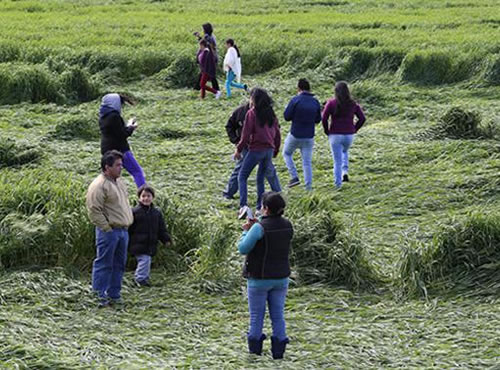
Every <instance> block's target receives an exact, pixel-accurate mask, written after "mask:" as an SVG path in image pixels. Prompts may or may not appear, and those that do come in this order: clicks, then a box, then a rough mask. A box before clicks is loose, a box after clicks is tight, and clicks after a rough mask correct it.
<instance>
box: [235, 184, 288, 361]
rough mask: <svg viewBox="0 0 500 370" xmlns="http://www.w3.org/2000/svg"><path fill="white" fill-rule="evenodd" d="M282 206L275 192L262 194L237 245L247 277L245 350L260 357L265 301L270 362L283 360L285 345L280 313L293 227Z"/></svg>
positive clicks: (284, 293)
mask: <svg viewBox="0 0 500 370" xmlns="http://www.w3.org/2000/svg"><path fill="white" fill-rule="evenodd" d="M285 206H286V203H285V200H284V199H283V197H282V196H281V195H280V194H279V193H276V192H266V193H264V194H263V196H262V217H261V219H260V221H259V222H257V220H255V219H249V220H247V222H246V223H245V224H244V225H243V230H244V231H243V235H242V236H241V239H240V241H239V244H238V250H239V252H240V253H241V254H244V255H246V256H247V257H246V260H245V265H244V267H243V275H244V276H245V277H246V278H247V291H248V310H249V312H250V328H249V330H248V334H247V340H248V350H249V352H250V353H254V354H256V355H261V354H262V344H263V341H264V339H266V335H265V334H263V333H262V329H263V326H264V316H265V313H266V302H267V304H268V306H269V316H270V317H271V322H272V327H273V335H272V336H271V352H272V355H273V358H274V359H279V358H283V354H284V352H285V347H286V345H287V343H288V342H289V339H288V337H287V335H286V327H285V316H284V311H285V299H286V293H287V290H288V277H289V276H290V262H289V254H290V245H291V241H292V237H293V227H292V224H291V222H290V221H288V220H287V219H286V218H284V217H283V213H284V210H285Z"/></svg>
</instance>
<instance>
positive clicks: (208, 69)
mask: <svg viewBox="0 0 500 370" xmlns="http://www.w3.org/2000/svg"><path fill="white" fill-rule="evenodd" d="M197 60H198V63H199V65H200V70H201V72H202V73H206V74H207V75H209V76H210V77H215V70H216V67H217V65H216V64H215V56H214V53H213V52H212V51H211V50H210V49H209V48H205V49H203V50H199V51H198V54H197Z"/></svg>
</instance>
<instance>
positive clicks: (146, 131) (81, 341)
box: [0, 0, 500, 369]
mask: <svg viewBox="0 0 500 370" xmlns="http://www.w3.org/2000/svg"><path fill="white" fill-rule="evenodd" d="M498 9H499V5H498V4H497V3H496V2H495V1H493V0H479V1H475V2H470V1H462V0H454V1H448V2H442V1H438V0H425V1H418V2H417V1H410V0H404V1H398V2H393V1H389V0H381V1H377V2H372V1H366V0H353V1H349V2H347V1H315V0H313V1H305V2H296V1H292V0H287V1H277V0H276V1H275V0H271V1H261V0H257V1H253V2H252V3H251V4H249V3H243V2H239V1H229V0H223V1H218V2H203V1H198V0H196V1H192V2H189V3H184V2H180V1H145V0H124V1H115V2H113V3H109V2H104V1H100V0H85V1H79V2H74V1H62V0H50V1H44V2H40V1H31V0H25V1H0V22H1V24H2V34H1V35H0V81H7V82H5V84H4V83H2V87H3V86H9V87H8V88H3V89H1V91H0V102H1V104H6V105H3V106H0V129H1V130H2V134H1V136H2V140H1V144H2V145H1V146H0V152H1V153H2V163H0V167H2V169H1V170H0V184H1V186H0V269H6V271H1V272H0V324H1V326H2V330H1V331H0V367H12V368H15V367H31V368H68V367H71V368H73V367H74V368H78V367H82V368H86V367H99V366H102V367H113V366H114V367H135V368H139V367H187V368H189V367H193V368H200V367H204V368H207V367H210V368H215V367H217V368H221V367H222V368H273V367H275V366H276V363H275V362H272V361H271V360H270V358H269V356H266V357H263V358H260V359H257V358H252V357H249V356H248V355H247V354H246V353H245V341H244V333H245V332H246V325H247V319H248V318H247V312H246V302H245V298H244V294H243V293H244V292H241V290H240V286H241V287H243V286H244V282H243V280H242V279H241V277H240V264H241V262H242V258H241V257H239V256H238V254H237V251H236V246H235V242H236V239H237V236H238V230H239V223H238V222H237V221H236V220H235V218H236V217H235V215H236V210H237V208H238V202H237V201H233V202H226V201H223V200H222V199H221V191H222V189H223V188H224V186H225V182H226V181H227V178H228V176H229V174H230V172H231V170H232V167H233V162H232V161H231V159H230V157H231V154H232V152H233V150H234V149H233V146H232V145H231V144H230V143H229V141H228V140H227V138H226V134H225V129H224V125H225V123H226V121H227V118H228V117H229V115H230V113H231V111H232V110H233V109H234V108H235V107H236V106H237V105H238V104H239V103H240V102H242V101H244V100H245V99H246V96H245V95H244V94H243V93H241V92H240V91H236V92H235V93H234V97H233V99H231V100H227V99H222V100H220V101H216V100H215V99H213V97H212V96H209V97H208V98H207V99H206V100H205V101H200V100H199V98H198V92H196V91H194V90H191V89H190V88H189V87H191V85H192V84H193V82H194V80H195V77H196V75H195V74H193V72H194V71H196V65H195V64H194V53H195V51H196V44H195V40H194V37H193V36H192V32H193V31H195V30H199V29H200V25H201V24H202V23H204V22H206V21H207V20H208V21H211V22H212V23H213V24H214V25H215V34H216V36H217V39H218V41H219V44H220V54H221V56H222V55H223V47H222V41H223V40H224V39H225V38H229V37H232V38H234V39H235V40H236V41H237V43H238V44H239V46H240V48H241V50H242V54H243V79H244V81H245V82H246V83H248V85H249V86H251V87H253V86H262V87H265V88H266V89H268V90H269V91H270V92H271V94H272V96H273V98H274V100H275V109H276V111H277V113H278V114H279V117H280V123H281V127H282V133H283V136H285V135H286V133H288V131H289V127H290V126H289V123H286V122H284V121H283V120H282V119H281V114H282V112H283V110H284V108H285V106H286V104H287V102H288V101H289V99H290V98H291V97H292V96H293V95H294V94H295V92H296V90H295V84H296V80H297V78H298V77H302V76H304V77H307V78H308V79H309V80H310V81H311V84H312V86H313V90H314V92H315V93H316V94H317V96H318V99H319V100H320V101H321V102H324V101H325V100H326V99H328V98H330V97H331V95H332V86H333V84H334V82H335V80H336V79H338V78H345V79H347V80H348V82H349V83H350V86H351V89H352V91H353V94H354V96H355V97H356V99H357V100H359V101H360V103H361V104H362V106H363V108H364V110H365V112H366V114H367V117H368V121H367V124H366V126H365V127H364V128H363V129H362V130H361V131H360V133H359V134H358V135H357V136H356V139H355V143H354V145H353V147H352V149H351V152H350V154H351V170H350V177H351V181H350V182H349V183H347V184H344V186H343V188H342V189H341V190H340V191H335V190H334V188H333V179H332V159H331V154H330V149H329V146H328V141H327V139H326V137H324V135H323V134H322V133H321V130H320V129H318V135H317V136H316V140H315V153H314V158H313V166H314V192H313V194H312V195H308V194H307V193H306V192H305V191H304V190H303V189H302V188H301V187H296V188H293V189H292V190H287V189H285V190H284V194H285V196H286V198H287V200H288V202H289V204H290V208H289V216H290V218H291V219H292V221H293V222H294V225H295V227H296V229H297V230H296V231H297V241H301V245H300V246H297V247H296V250H295V251H294V253H295V254H294V258H295V260H294V273H293V282H292V286H291V289H290V293H289V299H288V302H287V320H288V328H289V333H290V336H291V339H292V344H291V345H290V347H289V348H290V349H289V351H288V352H287V354H286V360H285V361H284V362H283V364H282V365H280V366H283V367H287V368H301V369H302V368H321V367H346V368H359V367H364V368H368V367H380V368H385V367H439V368H441V367H467V368H480V367H488V366H494V365H496V364H498V362H499V361H500V352H499V351H498V343H497V342H498V340H497V338H498V333H497V329H496V327H498V323H499V320H500V312H498V309H497V307H498V299H497V295H498V286H499V285H498V284H499V282H498V279H497V277H498V276H499V275H498V271H499V270H498V267H495V266H493V265H491V264H489V265H488V266H489V268H491V274H489V275H488V278H486V279H482V278H484V270H482V271H481V274H482V275H481V274H479V275H476V276H469V275H468V276H467V277H466V278H467V279H469V280H470V281H473V282H477V281H480V282H485V281H486V282H487V284H486V285H487V286H482V285H481V283H480V284H475V283H474V284H472V285H473V287H472V288H471V287H470V286H468V288H466V289H464V288H462V289H460V290H457V289H455V286H454V285H455V284H454V283H455V282H457V281H458V280H456V279H455V278H456V277H457V276H458V277H461V278H463V277H464V275H463V270H462V271H455V270H453V271H452V273H451V274H445V273H443V271H445V270H446V271H448V272H449V271H450V270H449V269H448V267H449V266H448V265H447V264H446V263H448V262H449V261H454V259H453V258H455V257H457V255H455V254H454V253H453V252H454V247H453V246H451V247H450V245H452V244H449V243H448V244H447V246H448V247H447V249H446V251H447V252H448V254H446V255H445V257H446V258H445V257H443V256H441V257H443V258H441V259H439V258H435V260H436V261H437V260H439V261H441V262H439V263H440V266H437V267H439V268H438V269H437V270H432V271H434V272H436V271H437V272H436V274H435V275H433V276H432V277H435V276H437V275H438V272H439V277H440V278H441V277H444V280H440V281H439V282H438V284H436V286H431V285H432V284H429V283H432V282H433V281H434V280H432V279H430V280H426V281H425V282H424V286H426V287H427V288H433V289H431V290H430V291H429V292H428V293H429V294H428V295H427V297H426V298H425V299H422V300H420V299H416V300H413V299H412V298H409V297H411V293H414V292H412V291H411V290H412V289H413V288H415V287H418V281H416V280H412V278H413V277H418V276H420V275H418V274H412V272H415V271H416V269H414V270H411V268H408V269H407V270H406V272H408V274H407V275H403V274H401V273H400V272H401V270H400V268H401V266H403V265H404V266H406V267H411V266H413V267H415V266H417V265H418V263H422V260H421V259H420V260H419V259H418V258H419V252H421V250H420V249H418V247H419V246H422V245H431V241H432V240H433V239H432V238H433V237H434V238H436V237H437V236H436V235H441V234H438V233H439V232H440V230H448V231H449V230H451V231H449V232H450V234H446V235H447V237H448V239H447V240H455V239H453V238H454V237H457V238H458V239H459V241H460V243H459V244H456V245H458V246H459V247H460V248H463V246H467V245H468V244H467V243H470V242H471V240H473V237H474V235H483V234H481V233H483V231H484V230H483V229H481V230H483V231H481V233H479V232H478V233H467V232H466V231H467V230H469V229H467V228H461V227H459V226H456V225H468V224H467V222H465V224H464V223H461V222H464V220H467V219H468V218H467V217H468V216H469V215H470V214H475V215H478V214H479V215H481V214H483V213H486V212H487V213H488V214H489V215H493V216H495V215H497V216H498V214H499V212H500V197H499V195H500V176H499V173H500V142H499V141H498V140H499V137H498V126H499V124H500V118H499V115H498V112H499V104H498V101H499V99H500V88H499V86H498V81H499V80H498V76H499V68H498V66H499V63H498V60H499V57H498V55H499V54H498V53H499V52H500V49H499V46H498V41H497V40H498V39H499V36H500V33H499V29H498V24H499V21H498V19H497V17H496V16H495V14H496V13H497V12H498ZM2 78H4V80H2ZM219 82H222V81H221V76H220V78H219ZM107 91H120V92H127V93H129V94H131V95H133V96H134V97H135V98H136V99H137V101H138V105H137V106H135V107H125V108H124V115H125V117H126V118H128V117H130V116H136V117H137V119H138V122H139V125H140V126H139V129H138V130H137V131H136V133H134V135H133V136H132V137H131V139H130V143H131V145H132V148H133V151H134V153H135V155H136V158H137V159H138V161H139V162H140V163H141V165H142V166H143V168H144V170H145V172H146V176H147V180H148V181H149V182H151V184H152V185H153V186H154V187H155V188H156V189H157V192H158V199H157V204H158V205H159V206H160V207H161V208H162V209H163V211H164V213H165V217H166V220H167V224H168V226H169V228H170V231H171V232H172V235H173V237H174V239H175V242H176V243H175V244H174V246H173V247H171V248H170V249H165V248H162V247H160V251H159V254H158V255H157V256H156V257H155V259H154V267H155V270H154V275H153V278H154V281H155V283H156V286H155V287H154V288H152V289H151V290H136V289H135V288H133V287H132V284H131V281H132V277H131V275H130V273H128V274H127V276H126V279H125V289H124V292H123V293H124V294H123V295H124V298H125V301H126V304H127V305H126V308H125V309H124V310H123V311H107V310H105V311H98V310H97V309H95V308H94V305H95V302H94V301H93V299H92V295H91V292H90V287H89V271H90V266H91V262H92V258H93V255H94V246H93V230H92V227H91V226H90V225H89V223H88V220H87V217H86V214H85V208H84V193H85V190H86V188H87V186H88V184H89V183H90V181H91V180H92V179H93V178H94V177H95V176H96V174H97V173H98V171H99V169H98V162H99V158H100V151H99V139H98V131H96V130H97V129H98V128H97V112H98V108H99V99H95V98H96V97H97V96H98V95H99V93H101V94H102V93H105V92H107ZM19 102H20V103H19ZM457 107H458V108H460V109H461V110H463V112H473V113H472V114H473V115H474V120H473V121H474V122H478V121H479V120H480V122H481V123H480V124H479V126H478V127H479V128H480V129H481V130H483V129H486V130H490V131H488V133H489V134H488V135H484V134H481V135H472V136H471V135H465V136H464V135H458V136H457V135H451V136H450V135H438V136H436V135H426V133H429V132H432V131H433V130H434V128H436V127H439V126H440V125H441V124H442V122H443V119H444V118H445V117H447V113H449V112H450V109H453V110H456V109H457ZM467 114H469V113H467ZM476 119H477V121H476ZM454 130H455V129H454ZM454 132H455V131H454ZM482 132H483V133H484V132H485V131H482ZM26 153H27V154H26ZM296 159H297V164H298V165H299V167H300V159H299V158H298V156H297V157H296ZM275 164H276V166H277V169H278V173H279V177H280V180H281V182H282V185H284V184H286V182H287V180H288V175H287V172H286V168H285V165H284V162H283V159H282V158H281V156H279V157H278V158H277V159H276V160H275ZM124 177H125V179H126V181H127V182H128V184H129V188H130V194H131V198H132V199H133V198H134V196H133V194H134V193H135V192H134V186H133V181H132V179H131V177H130V176H129V175H128V174H125V175H124ZM253 186H254V180H253V179H252V178H251V179H250V186H249V189H250V202H251V204H253V202H255V195H254V194H253V191H252V189H253ZM495 217H496V216H495ZM457 220H459V221H460V222H458V223H457ZM454 225H455V226H456V227H455V228H453V226H454ZM453 230H456V231H457V232H456V233H453ZM464 230H465V231H464ZM495 230H496V229H495ZM497 231H498V230H497ZM315 233H318V234H315ZM309 234H310V235H312V236H311V237H310V238H308V235H309ZM460 238H461V239H460ZM458 239H457V240H458ZM483 239H484V238H482V239H481V240H483ZM495 247H496V248H497V249H495ZM498 247H499V246H495V245H489V246H488V249H487V251H489V252H491V253H493V254H494V253H498ZM464 250H467V251H472V252H471V255H469V254H467V258H472V259H473V258H476V257H478V256H479V255H478V254H474V253H475V252H474V250H473V248H469V249H467V248H465V249H464ZM495 251H496V252H495ZM489 252H488V253H489ZM481 253H483V254H484V250H483V252H481ZM315 256H316V258H321V259H322V260H321V261H317V260H316V261H315V260H314V257H315ZM297 259H300V260H297ZM446 261H448V262H446ZM430 262H432V261H430ZM412 263H413V264H412ZM405 264H406V265H405ZM452 264H453V263H452ZM37 266H43V267H48V269H47V270H43V271H42V272H38V271H37V269H38V267H37ZM56 266H58V267H56ZM420 266H421V265H420ZM128 267H129V269H132V268H133V267H134V261H133V260H132V259H131V260H130V261H129V266H128ZM454 274H455V275H454ZM476 278H479V280H476ZM318 281H319V282H320V283H318ZM314 282H315V283H314ZM311 283H314V284H312V285H311ZM485 288H487V289H485ZM482 295H483V296H482ZM266 325H267V324H266Z"/></svg>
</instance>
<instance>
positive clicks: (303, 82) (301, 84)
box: [297, 78, 311, 91]
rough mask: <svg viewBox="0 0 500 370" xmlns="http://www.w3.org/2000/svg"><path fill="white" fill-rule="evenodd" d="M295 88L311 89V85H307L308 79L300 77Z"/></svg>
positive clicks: (301, 89)
mask: <svg viewBox="0 0 500 370" xmlns="http://www.w3.org/2000/svg"><path fill="white" fill-rule="evenodd" d="M297 89H299V91H311V85H309V81H307V80H306V79H305V78H301V79H300V80H299V82H298V83H297Z"/></svg>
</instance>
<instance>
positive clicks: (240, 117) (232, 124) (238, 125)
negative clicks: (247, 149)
mask: <svg viewBox="0 0 500 370" xmlns="http://www.w3.org/2000/svg"><path fill="white" fill-rule="evenodd" d="M249 109H250V104H248V103H247V104H243V105H240V106H239V107H238V108H236V110H235V111H234V112H233V113H232V114H231V117H229V120H228V121H227V123H226V132H227V136H229V140H230V141H231V142H232V143H233V144H238V143H239V142H240V139H241V131H242V130H243V124H244V123H245V116H246V115H247V112H248V111H249Z"/></svg>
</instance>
